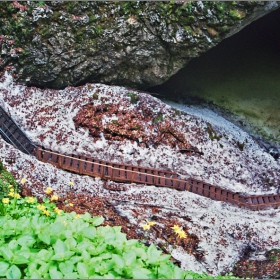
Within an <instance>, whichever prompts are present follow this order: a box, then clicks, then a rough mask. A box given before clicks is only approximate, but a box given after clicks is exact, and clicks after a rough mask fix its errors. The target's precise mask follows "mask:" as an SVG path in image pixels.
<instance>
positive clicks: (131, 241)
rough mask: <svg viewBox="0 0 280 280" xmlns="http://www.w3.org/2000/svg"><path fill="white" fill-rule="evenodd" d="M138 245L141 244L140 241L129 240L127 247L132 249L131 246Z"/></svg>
mask: <svg viewBox="0 0 280 280" xmlns="http://www.w3.org/2000/svg"><path fill="white" fill-rule="evenodd" d="M137 243H139V241H138V240H137V239H130V240H127V242H126V245H127V246H128V247H130V246H135V244H137Z"/></svg>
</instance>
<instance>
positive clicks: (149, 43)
mask: <svg viewBox="0 0 280 280" xmlns="http://www.w3.org/2000/svg"><path fill="white" fill-rule="evenodd" d="M279 5H280V2H266V1H258V2H255V1H246V2H243V1H242V2H235V1H229V2H212V1H205V2H202V1H198V2H195V1H194V2H192V1H189V2H187V1H179V2H157V1H155V2H149V1H145V2H141V1H139V2H99V1H97V2H70V1H69V2H63V1H50V2H44V1H39V2H33V1H28V2H0V44H1V59H0V69H3V68H5V67H6V68H9V69H10V70H11V71H12V72H13V73H14V76H15V77H16V78H17V80H18V81H19V82H21V83H23V84H26V85H34V86H38V87H50V88H64V87H66V86H68V85H80V84H83V83H85V82H102V83H107V84H116V85H125V86H129V87H134V88H139V89H145V88H147V87H150V86H153V85H157V84H161V83H163V82H164V81H166V80H167V79H168V78H169V77H170V76H172V75H173V74H175V73H176V72H177V71H178V70H179V69H181V68H182V67H184V66H185V65H186V64H187V63H188V62H189V61H190V60H191V59H192V58H194V57H197V56H199V55H200V54H201V53H203V52H205V51H207V50H208V49H210V48H212V47H213V46H215V45H216V44H218V43H219V42H220V41H221V40H223V39H224V38H226V37H228V36H230V35H232V34H234V33H236V32H238V31H239V30H240V29H242V28H243V27H244V26H246V25H247V24H249V23H250V22H252V21H253V20H255V19H257V18H259V17H261V16H263V15H265V14H267V13H268V12H270V11H272V10H274V9H277V8H278V7H279ZM1 34H2V35H1Z"/></svg>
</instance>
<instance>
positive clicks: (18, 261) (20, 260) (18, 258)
mask: <svg viewBox="0 0 280 280" xmlns="http://www.w3.org/2000/svg"><path fill="white" fill-rule="evenodd" d="M11 262H12V263H14V264H25V263H26V264H27V263H28V262H29V260H28V258H26V257H24V256H21V255H19V254H15V255H14V256H13V258H12V261H11Z"/></svg>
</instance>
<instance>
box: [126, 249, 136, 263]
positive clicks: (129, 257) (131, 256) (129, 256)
mask: <svg viewBox="0 0 280 280" xmlns="http://www.w3.org/2000/svg"><path fill="white" fill-rule="evenodd" d="M123 258H124V259H125V264H126V265H127V266H131V265H132V264H133V263H134V262H135V261H136V254H135V253H134V251H132V250H129V251H126V252H125V253H124V254H123Z"/></svg>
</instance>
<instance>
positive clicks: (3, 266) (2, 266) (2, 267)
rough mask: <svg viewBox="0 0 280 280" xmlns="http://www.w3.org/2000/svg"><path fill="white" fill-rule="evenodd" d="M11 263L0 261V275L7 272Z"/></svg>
mask: <svg viewBox="0 0 280 280" xmlns="http://www.w3.org/2000/svg"><path fill="white" fill-rule="evenodd" d="M9 267H10V264H9V263H7V262H4V261H0V276H4V275H6V273H7V270H8V268H9Z"/></svg>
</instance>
